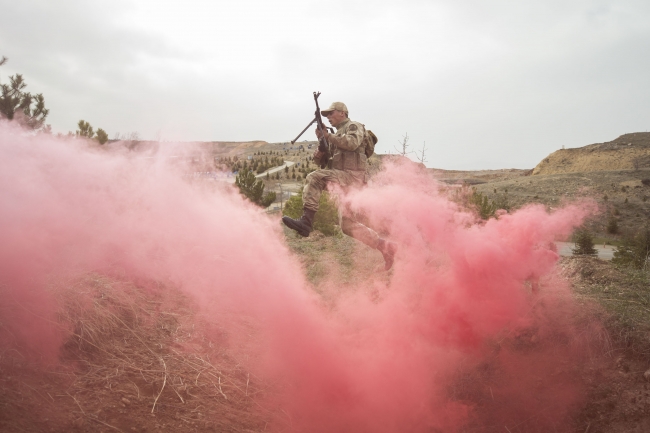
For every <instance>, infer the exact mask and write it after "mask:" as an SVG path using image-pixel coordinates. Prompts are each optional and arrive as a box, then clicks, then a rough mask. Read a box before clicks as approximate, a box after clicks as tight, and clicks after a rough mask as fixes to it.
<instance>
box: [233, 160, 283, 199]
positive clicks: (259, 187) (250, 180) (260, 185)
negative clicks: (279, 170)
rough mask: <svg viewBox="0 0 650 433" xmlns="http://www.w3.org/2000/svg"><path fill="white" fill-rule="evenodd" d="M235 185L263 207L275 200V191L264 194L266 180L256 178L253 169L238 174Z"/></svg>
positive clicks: (243, 193) (244, 194)
mask: <svg viewBox="0 0 650 433" xmlns="http://www.w3.org/2000/svg"><path fill="white" fill-rule="evenodd" d="M235 185H236V186H237V188H239V192H240V193H241V194H242V195H243V196H245V197H246V198H248V199H249V200H250V201H252V202H253V203H255V204H256V205H258V206H261V207H268V206H269V205H270V204H271V203H273V202H274V201H275V198H276V195H275V192H273V191H271V192H267V193H266V194H264V182H263V181H262V180H258V179H256V178H255V175H254V174H253V172H252V171H250V170H247V169H244V170H242V171H241V172H239V173H238V174H237V177H236V178H235Z"/></svg>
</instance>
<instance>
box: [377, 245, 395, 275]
mask: <svg viewBox="0 0 650 433" xmlns="http://www.w3.org/2000/svg"><path fill="white" fill-rule="evenodd" d="M377 249H378V250H379V252H380V253H381V255H382V256H384V262H385V265H384V269H385V270H389V269H390V268H392V267H393V262H394V261H395V253H396V252H397V244H396V243H395V242H391V241H387V240H385V239H381V238H379V243H378V244H377Z"/></svg>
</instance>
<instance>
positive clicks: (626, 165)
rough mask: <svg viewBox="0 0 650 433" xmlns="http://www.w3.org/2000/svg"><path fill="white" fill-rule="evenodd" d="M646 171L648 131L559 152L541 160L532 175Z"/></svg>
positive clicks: (649, 155) (649, 162)
mask: <svg viewBox="0 0 650 433" xmlns="http://www.w3.org/2000/svg"><path fill="white" fill-rule="evenodd" d="M639 168H650V132H635V133H631V134H624V135H621V136H620V137H618V138H617V139H615V140H613V141H609V142H605V143H594V144H590V145H588V146H584V147H578V148H572V149H560V150H557V151H555V152H553V153H551V154H550V155H549V156H547V157H546V158H544V160H542V161H541V162H540V163H539V164H537V166H536V167H535V168H534V169H533V173H532V174H533V175H543V174H562V173H588V172H594V171H609V170H633V169H639Z"/></svg>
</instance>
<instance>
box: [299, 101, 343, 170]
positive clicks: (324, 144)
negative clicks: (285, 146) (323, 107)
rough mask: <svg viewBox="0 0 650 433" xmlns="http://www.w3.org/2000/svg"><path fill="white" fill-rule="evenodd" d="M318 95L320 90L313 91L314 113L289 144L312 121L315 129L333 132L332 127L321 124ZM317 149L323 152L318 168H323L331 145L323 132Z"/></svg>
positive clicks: (327, 161) (328, 156) (326, 164)
mask: <svg viewBox="0 0 650 433" xmlns="http://www.w3.org/2000/svg"><path fill="white" fill-rule="evenodd" d="M319 96H320V92H314V102H315V103H316V113H315V114H314V118H313V119H312V121H311V122H309V124H308V125H307V126H306V127H305V129H303V130H302V131H301V132H300V134H298V136H297V137H296V138H294V139H293V140H292V141H291V144H294V143H295V142H296V141H298V139H299V138H300V136H301V135H302V134H304V133H305V131H306V130H307V129H309V127H310V126H311V125H313V124H314V123H315V124H316V129H318V130H319V131H321V132H323V131H325V130H329V132H331V133H332V134H333V133H334V129H332V128H328V127H326V126H325V125H324V124H323V118H322V117H321V114H320V107H319V106H318V97H319ZM318 151H319V152H322V153H324V155H323V156H322V157H321V159H320V168H325V167H327V166H328V165H329V162H330V159H332V145H331V144H330V143H329V142H328V141H327V139H325V137H324V136H323V134H321V138H319V139H318Z"/></svg>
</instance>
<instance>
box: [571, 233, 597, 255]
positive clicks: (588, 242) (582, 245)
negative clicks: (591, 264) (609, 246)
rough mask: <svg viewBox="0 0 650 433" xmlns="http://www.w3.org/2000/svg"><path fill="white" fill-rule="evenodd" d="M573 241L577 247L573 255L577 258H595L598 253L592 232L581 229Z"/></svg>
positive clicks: (575, 234)
mask: <svg viewBox="0 0 650 433" xmlns="http://www.w3.org/2000/svg"><path fill="white" fill-rule="evenodd" d="M573 241H574V242H575V244H576V247H575V248H574V249H573V254H575V255H577V256H585V255H586V256H595V255H596V254H598V251H596V249H595V248H594V238H593V236H592V235H591V232H589V230H587V229H584V228H582V229H579V230H577V231H576V232H575V233H574V235H573Z"/></svg>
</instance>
